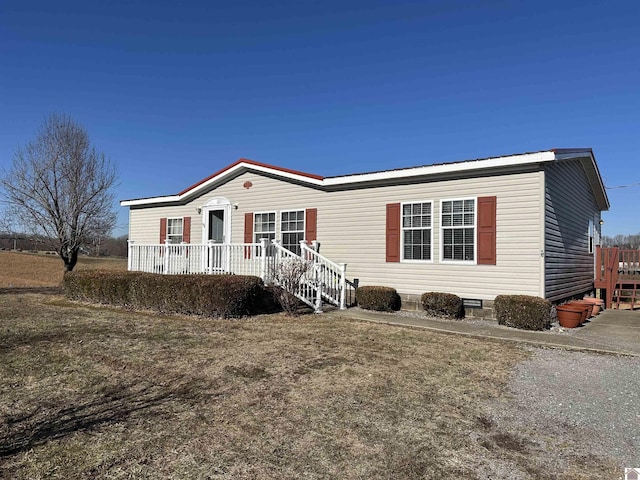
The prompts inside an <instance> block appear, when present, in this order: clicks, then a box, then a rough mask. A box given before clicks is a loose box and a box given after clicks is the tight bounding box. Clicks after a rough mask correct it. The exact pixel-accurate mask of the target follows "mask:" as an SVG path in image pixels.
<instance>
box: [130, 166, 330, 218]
mask: <svg viewBox="0 0 640 480" xmlns="http://www.w3.org/2000/svg"><path fill="white" fill-rule="evenodd" d="M243 168H246V169H247V170H254V171H257V172H262V173H267V174H270V175H274V174H275V175H277V176H279V177H284V178H288V179H290V180H295V181H297V182H302V183H307V184H312V185H317V186H322V184H323V181H322V180H318V179H315V178H311V177H307V176H304V175H297V174H295V173H291V172H285V171H282V170H278V169H274V168H267V167H263V166H262V165H254V164H252V163H245V162H242V163H238V164H237V165H235V166H233V167H232V168H230V169H228V170H225V171H224V172H222V173H221V174H220V175H218V176H215V177H213V178H210V179H209V180H207V181H206V182H204V183H201V184H200V185H198V186H197V187H194V188H193V189H191V190H189V191H188V192H185V193H184V194H182V195H169V196H166V197H151V198H141V199H136V200H122V201H121V202H120V206H122V207H129V206H137V205H151V204H154V203H169V202H179V201H181V200H183V199H184V198H186V197H190V196H192V195H193V194H195V193H197V192H198V191H200V190H202V189H206V188H207V187H209V186H211V185H212V184H214V183H216V182H219V181H220V180H221V179H223V178H225V177H227V176H229V175H233V174H234V173H235V172H237V171H238V170H240V169H243Z"/></svg>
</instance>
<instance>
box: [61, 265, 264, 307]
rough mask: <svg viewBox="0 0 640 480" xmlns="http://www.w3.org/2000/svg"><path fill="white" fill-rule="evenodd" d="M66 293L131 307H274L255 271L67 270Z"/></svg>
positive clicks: (79, 298) (84, 298)
mask: <svg viewBox="0 0 640 480" xmlns="http://www.w3.org/2000/svg"><path fill="white" fill-rule="evenodd" d="M63 286H64V291H65V294H66V295H67V297H69V298H71V299H74V300H82V301H88V302H97V303H107V304H111V305H119V306H127V307H131V308H143V309H151V310H156V311H159V312H172V313H184V314H195V315H205V316H210V317H225V318H226V317H241V316H243V315H252V314H257V313H263V309H264V308H267V307H268V308H270V309H271V311H272V310H273V309H274V308H275V307H274V305H273V295H272V294H270V293H269V292H268V291H267V290H266V289H265V287H264V285H263V283H262V280H261V279H260V278H258V277H250V276H243V275H159V274H154V273H141V272H114V271H102V270H79V271H75V272H69V273H67V274H65V276H64V281H63Z"/></svg>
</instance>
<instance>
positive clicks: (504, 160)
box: [322, 151, 556, 186]
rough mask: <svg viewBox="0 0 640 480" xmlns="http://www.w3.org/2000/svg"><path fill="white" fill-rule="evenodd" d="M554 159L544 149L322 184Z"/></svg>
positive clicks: (350, 176) (356, 176) (334, 179)
mask: <svg viewBox="0 0 640 480" xmlns="http://www.w3.org/2000/svg"><path fill="white" fill-rule="evenodd" d="M555 159H556V156H555V154H554V153H553V152H552V151H545V152H536V153H527V154H524V155H511V156H508V157H496V158H487V159H484V160H471V161H467V162H458V163H444V164H442V165H427V166H424V167H413V168H405V169H400V170H387V171H383V172H374V173H362V174H356V175H347V176H343V177H331V178H325V179H324V181H323V183H322V184H323V185H324V186H332V185H344V184H349V183H361V182H374V181H376V180H395V179H400V178H410V177H418V176H424V175H438V174H445V173H458V172H465V171H469V170H479V169H485V168H501V167H510V166H516V165H528V164H533V163H541V162H551V161H553V160H555Z"/></svg>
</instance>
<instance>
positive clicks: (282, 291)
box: [273, 258, 311, 315]
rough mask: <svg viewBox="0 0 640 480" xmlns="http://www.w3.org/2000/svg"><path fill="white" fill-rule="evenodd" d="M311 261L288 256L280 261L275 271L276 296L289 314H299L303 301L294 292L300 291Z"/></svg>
mask: <svg viewBox="0 0 640 480" xmlns="http://www.w3.org/2000/svg"><path fill="white" fill-rule="evenodd" d="M310 268H311V262H309V261H307V260H303V259H300V258H287V259H283V260H282V261H281V262H280V263H278V264H277V265H276V266H275V268H274V272H273V283H274V284H275V285H276V286H277V287H278V288H277V289H276V290H275V294H276V297H277V298H278V301H279V302H280V305H281V306H282V310H284V312H285V313H286V314H287V315H297V313H298V309H299V308H300V304H301V303H302V302H301V301H300V300H298V298H297V297H296V296H295V294H294V293H293V292H298V291H299V290H300V287H301V286H302V284H303V279H304V277H305V276H306V275H307V272H308V271H309V269H310Z"/></svg>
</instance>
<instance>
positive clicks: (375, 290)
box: [356, 285, 400, 312]
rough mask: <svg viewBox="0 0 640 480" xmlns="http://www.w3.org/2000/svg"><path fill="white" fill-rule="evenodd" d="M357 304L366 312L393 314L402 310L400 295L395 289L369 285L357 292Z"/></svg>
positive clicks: (359, 288)
mask: <svg viewBox="0 0 640 480" xmlns="http://www.w3.org/2000/svg"><path fill="white" fill-rule="evenodd" d="M356 302H357V304H358V306H359V307H360V308H364V309H365V310H376V311H378V312H392V311H394V310H400V295H398V292H397V291H396V289H395V288H391V287H382V286H377V285H367V286H364V287H358V289H357V290H356Z"/></svg>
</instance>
